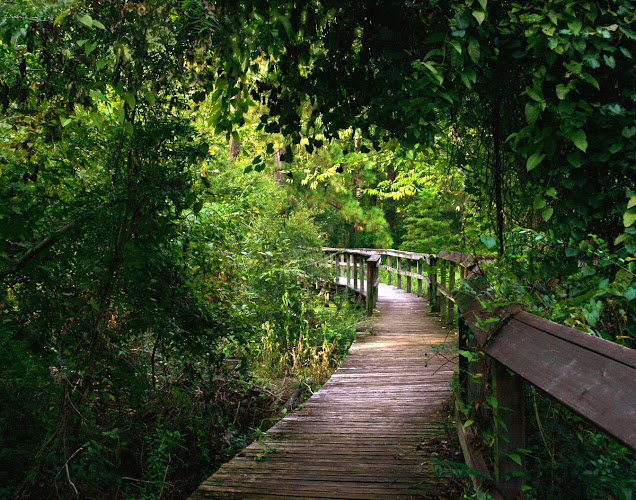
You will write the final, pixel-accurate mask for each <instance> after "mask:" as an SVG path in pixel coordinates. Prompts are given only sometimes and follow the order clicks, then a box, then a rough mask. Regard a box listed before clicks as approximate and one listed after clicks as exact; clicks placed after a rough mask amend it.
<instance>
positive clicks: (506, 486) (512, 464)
mask: <svg viewBox="0 0 636 500" xmlns="http://www.w3.org/2000/svg"><path fill="white" fill-rule="evenodd" d="M491 369H492V385H493V390H494V392H495V395H496V397H497V408H495V409H494V413H495V415H496V416H497V417H498V418H495V429H496V436H497V438H496V439H497V446H496V448H495V481H496V483H497V489H498V490H499V492H500V493H501V494H502V496H503V497H504V498H505V499H506V500H508V499H511V500H517V499H519V500H523V499H524V498H525V497H526V494H525V491H522V490H521V487H522V486H523V485H524V484H525V479H526V478H525V471H526V468H525V463H526V460H525V455H524V453H523V452H521V451H519V450H520V449H524V448H525V447H526V420H525V408H524V395H523V378H522V377H520V376H519V375H517V374H515V373H512V372H509V371H508V369H507V368H506V367H505V366H504V365H502V364H501V363H499V362H497V361H495V360H494V359H493V360H492V362H491ZM519 462H521V464H519Z"/></svg>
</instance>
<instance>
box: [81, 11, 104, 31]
mask: <svg viewBox="0 0 636 500" xmlns="http://www.w3.org/2000/svg"><path fill="white" fill-rule="evenodd" d="M77 21H78V22H79V23H80V24H82V25H84V26H86V27H87V28H99V29H101V30H105V29H106V26H104V25H103V24H102V23H100V22H99V21H97V20H96V19H93V18H92V17H91V16H89V15H88V14H83V15H78V16H77Z"/></svg>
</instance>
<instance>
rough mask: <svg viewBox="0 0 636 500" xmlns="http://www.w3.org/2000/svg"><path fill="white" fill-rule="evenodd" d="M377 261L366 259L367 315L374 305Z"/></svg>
mask: <svg viewBox="0 0 636 500" xmlns="http://www.w3.org/2000/svg"><path fill="white" fill-rule="evenodd" d="M377 265H378V263H377V261H375V260H367V316H372V315H373V306H375V286H374V285H375V273H376V271H377Z"/></svg>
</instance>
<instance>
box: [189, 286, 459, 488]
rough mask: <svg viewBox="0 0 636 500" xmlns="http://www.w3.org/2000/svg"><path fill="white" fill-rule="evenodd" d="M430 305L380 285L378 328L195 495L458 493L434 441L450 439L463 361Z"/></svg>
mask: <svg viewBox="0 0 636 500" xmlns="http://www.w3.org/2000/svg"><path fill="white" fill-rule="evenodd" d="M425 306H426V302H425V301H424V300H423V299H421V298H418V297H416V296H415V295H411V294H408V293H406V292H404V291H402V290H399V289H397V288H395V287H392V286H389V285H382V284H381V285H380V290H379V300H378V303H377V305H376V309H377V310H378V312H379V316H378V319H377V320H376V322H375V324H374V327H373V333H372V334H365V335H359V336H358V337H357V338H356V341H355V342H354V344H353V345H352V346H351V349H350V351H349V353H348V355H347V358H346V359H345V361H344V362H343V363H342V364H341V365H340V368H339V369H338V370H337V371H336V373H335V374H334V375H333V376H332V377H331V379H330V380H329V381H328V382H327V383H326V384H325V385H324V386H323V387H322V389H321V390H320V391H318V392H317V393H315V394H314V395H313V396H312V397H311V398H310V399H309V400H308V401H307V402H306V403H305V405H304V407H303V408H301V409H300V410H297V411H295V412H294V413H291V414H290V415H288V416H287V417H285V418H284V419H283V420H281V421H280V422H278V423H277V424H276V425H275V426H273V427H272V428H271V429H270V430H269V431H268V432H267V434H266V436H265V437H264V438H263V439H261V440H259V441H258V442H255V443H253V444H251V445H250V446H248V447H247V448H245V449H244V450H243V451H242V452H240V453H239V454H238V455H237V456H236V457H235V458H234V459H233V460H231V461H230V462H228V463H226V464H225V465H223V466H221V468H220V469H219V470H218V471H217V472H216V473H215V474H213V475H212V476H211V477H210V478H208V479H207V480H206V481H205V482H204V483H203V484H202V485H201V486H200V487H199V488H198V489H197V490H196V491H195V492H194V493H193V495H192V497H191V498H192V499H203V498H206V499H207V498H232V499H239V498H250V499H260V498H262V499H273V498H281V499H289V498H305V499H307V498H315V499H318V498H320V499H326V498H334V499H335V498H340V499H345V498H346V499H377V500H381V499H415V498H429V499H432V498H439V499H442V498H443V499H449V498H453V496H451V495H450V494H449V490H448V484H447V481H448V480H446V479H443V478H440V477H438V476H437V475H436V474H435V473H434V471H433V466H432V463H431V461H430V458H431V454H432V453H434V449H435V448H436V443H439V441H440V440H445V439H447V437H446V432H445V428H447V427H448V425H449V418H448V409H447V402H448V399H449V382H450V379H451V376H452V374H453V370H454V367H455V364H456V363H455V360H454V359H453V358H449V355H448V354H442V355H440V354H439V353H438V352H437V350H434V349H432V348H433V347H435V346H439V345H440V344H442V343H444V342H448V341H451V340H453V339H452V338H447V334H446V330H445V329H443V328H442V326H441V323H440V322H439V320H438V319H436V318H433V317H431V316H429V315H428V314H427V312H426V307H425ZM450 432H451V433H452V431H450ZM459 460H461V457H460V458H459Z"/></svg>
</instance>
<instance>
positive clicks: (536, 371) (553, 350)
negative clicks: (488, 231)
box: [484, 315, 636, 449]
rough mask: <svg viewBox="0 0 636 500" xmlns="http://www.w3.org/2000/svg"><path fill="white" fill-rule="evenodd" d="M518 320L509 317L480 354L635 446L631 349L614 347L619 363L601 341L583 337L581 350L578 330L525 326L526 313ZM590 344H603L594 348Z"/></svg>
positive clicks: (635, 354)
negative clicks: (569, 330)
mask: <svg viewBox="0 0 636 500" xmlns="http://www.w3.org/2000/svg"><path fill="white" fill-rule="evenodd" d="M522 318H523V319H524V322H521V321H519V320H518V319H516V317H514V318H512V319H511V320H510V321H508V323H507V324H506V325H505V327H504V328H502V329H501V330H500V331H499V332H498V333H497V335H496V336H494V338H493V339H492V340H490V342H488V344H487V345H486V347H485V349H484V350H485V352H486V353H487V354H488V355H489V356H490V357H492V358H494V359H496V360H497V361H499V362H500V363H503V364H504V365H505V366H506V367H508V368H509V369H510V370H512V371H514V372H515V373H518V374H519V375H521V376H522V377H523V378H524V379H526V380H527V381H528V382H530V383H532V384H534V385H535V386H537V387H538V388H540V389H542V390H543V391H545V392H547V393H548V394H549V395H551V396H552V397H553V398H555V399H556V400H558V401H559V402H561V403H563V404H564V405H566V406H568V407H569V408H571V409H572V410H574V411H575V412H577V413H578V414H580V415H582V416H583V417H585V418H587V419H588V420H590V421H591V422H593V423H594V424H596V425H598V426H599V427H600V428H602V429H604V430H605V431H607V432H608V433H609V434H611V435H612V436H614V437H615V438H616V439H618V440H620V441H622V442H623V443H625V444H626V445H627V446H630V447H631V448H632V449H636V428H635V427H634V422H636V378H635V377H634V373H635V372H634V368H632V364H633V359H634V358H636V352H635V351H633V350H629V349H627V350H626V351H627V352H625V351H623V349H618V350H617V351H618V354H619V359H620V360H621V361H620V362H617V361H616V360H615V359H614V357H613V356H609V355H608V353H609V352H610V351H612V352H613V351H615V350H616V349H615V348H614V347H609V346H606V345H605V342H594V341H593V340H591V339H585V342H586V343H587V348H582V347H581V346H579V344H578V343H579V342H580V341H581V339H580V336H579V335H578V334H576V333H573V332H567V333H566V332H563V331H562V330H561V329H560V328H553V327H550V328H546V329H544V330H540V329H538V328H535V327H533V326H530V325H528V323H527V321H528V318H527V316H526V315H522ZM547 323H550V322H547ZM553 325H554V323H553ZM548 326H550V325H548ZM557 326H558V325H557ZM546 330H549V331H546ZM555 333H558V334H555ZM583 335H584V334H583ZM568 337H569V338H568ZM592 344H598V345H601V344H602V345H603V347H602V348H601V349H594V346H592Z"/></svg>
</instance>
